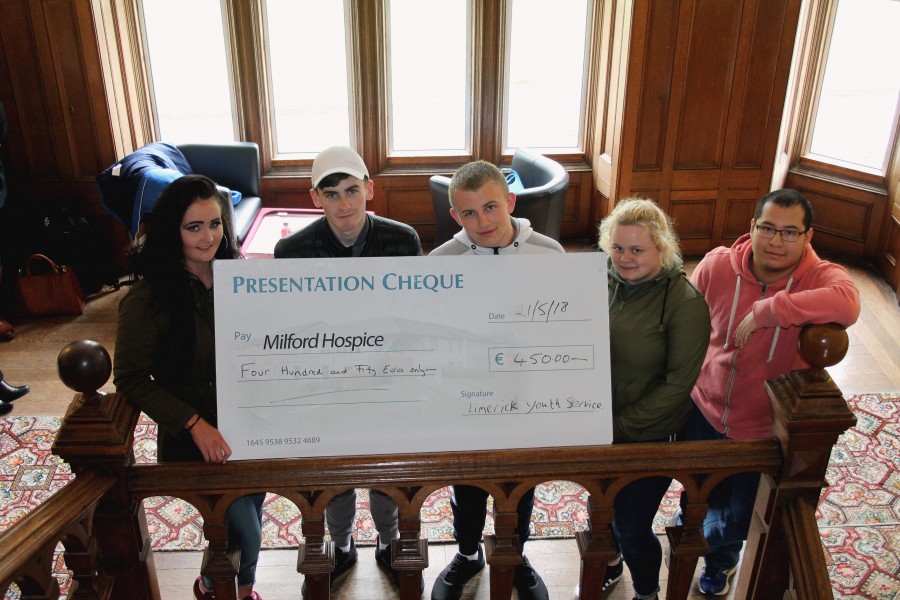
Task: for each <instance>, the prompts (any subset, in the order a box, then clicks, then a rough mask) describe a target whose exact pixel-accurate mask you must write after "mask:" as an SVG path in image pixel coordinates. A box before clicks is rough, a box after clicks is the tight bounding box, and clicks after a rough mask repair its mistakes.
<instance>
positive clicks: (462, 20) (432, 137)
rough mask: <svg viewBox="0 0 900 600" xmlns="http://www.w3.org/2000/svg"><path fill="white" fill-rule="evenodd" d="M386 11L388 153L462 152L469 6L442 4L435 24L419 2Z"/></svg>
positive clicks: (395, 0)
mask: <svg viewBox="0 0 900 600" xmlns="http://www.w3.org/2000/svg"><path fill="white" fill-rule="evenodd" d="M388 7H389V12H390V25H389V28H388V36H387V42H388V53H389V71H388V73H389V74H388V90H389V94H390V113H389V114H390V136H391V144H390V153H391V154H394V155H396V154H402V153H406V154H412V153H422V152H433V153H439V154H443V153H456V154H461V153H465V152H468V151H469V143H468V141H469V136H468V129H469V126H470V119H469V118H468V114H467V110H466V109H467V108H468V105H469V104H468V102H467V100H468V97H469V92H470V89H471V88H470V80H471V71H470V69H468V68H467V67H468V65H469V62H470V61H469V48H470V47H471V41H470V40H471V28H470V27H469V24H470V18H469V15H470V13H469V8H470V3H469V2H468V1H467V0H444V1H443V2H441V4H440V18H439V19H436V18H435V16H436V15H435V7H436V5H435V4H432V3H429V2H422V1H421V0H390V2H389V4H388ZM423 23H433V24H434V25H435V26H434V27H423V26H422V24H423Z"/></svg>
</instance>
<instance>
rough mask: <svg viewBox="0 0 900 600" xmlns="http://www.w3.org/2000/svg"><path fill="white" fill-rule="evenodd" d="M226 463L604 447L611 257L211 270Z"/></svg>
mask: <svg viewBox="0 0 900 600" xmlns="http://www.w3.org/2000/svg"><path fill="white" fill-rule="evenodd" d="M214 293H215V298H216V340H217V342H216V368H217V390H218V403H219V427H220V429H221V430H222V432H223V434H224V435H225V439H226V440H228V443H229V445H230V446H231V448H232V450H233V451H234V454H233V456H232V459H250V458H282V457H285V458H286V457H302V456H333V455H353V454H376V453H377V454H381V453H408V452H437V451H452V450H478V449H495V448H527V447H544V446H570V445H590V444H607V443H610V442H611V440H612V405H611V400H610V376H609V325H608V317H607V309H606V306H607V299H606V257H605V255H604V254H602V253H583V254H565V255H563V254H560V255H538V256H519V255H513V256H495V257H470V256H461V257H426V258H423V257H402V258H359V259H353V260H346V259H321V260H319V259H302V260H245V261H219V262H217V263H215V290H214Z"/></svg>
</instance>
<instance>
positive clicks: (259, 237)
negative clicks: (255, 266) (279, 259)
mask: <svg viewBox="0 0 900 600" xmlns="http://www.w3.org/2000/svg"><path fill="white" fill-rule="evenodd" d="M322 214H323V213H322V211H321V210H320V209H318V208H263V209H261V210H260V211H259V214H257V215H256V219H255V220H254V221H253V225H252V226H251V227H250V231H248V232H247V237H246V238H244V245H243V246H241V250H242V251H243V253H244V256H246V257H247V258H272V256H273V252H274V251H275V244H276V243H278V240H280V239H281V238H283V237H285V236H287V235H290V234H291V233H293V232H295V231H297V230H299V229H303V228H304V227H306V226H307V225H309V224H310V223H312V222H313V221H315V220H316V219H318V218H319V217H321V216H322Z"/></svg>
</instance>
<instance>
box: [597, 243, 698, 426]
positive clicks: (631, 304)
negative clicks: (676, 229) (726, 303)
mask: <svg viewBox="0 0 900 600" xmlns="http://www.w3.org/2000/svg"><path fill="white" fill-rule="evenodd" d="M709 332H710V321H709V307H708V306H707V304H706V300H704V299H703V296H702V295H701V294H700V292H699V291H697V288H695V287H694V286H693V285H691V282H690V281H688V279H687V277H686V276H685V274H684V268H683V267H682V264H681V261H678V263H677V264H675V265H674V266H673V267H672V268H671V269H669V270H668V271H664V272H663V273H661V274H660V275H659V276H657V277H656V278H655V279H652V280H650V281H645V282H643V283H638V284H635V285H631V284H628V283H626V282H625V281H623V280H622V279H621V278H620V277H619V275H618V273H616V271H615V268H614V267H613V265H612V261H610V262H609V342H610V362H611V367H612V396H613V441H614V442H646V441H653V440H660V439H663V438H666V437H669V436H671V435H673V434H675V433H677V432H678V431H679V430H680V429H681V428H682V427H683V426H684V425H685V423H687V419H688V417H689V416H690V413H691V389H692V388H693V387H694V382H695V381H696V380H697V375H698V374H699V373H700V367H701V366H702V365H703V358H704V357H705V356H706V348H707V346H708V345H709Z"/></svg>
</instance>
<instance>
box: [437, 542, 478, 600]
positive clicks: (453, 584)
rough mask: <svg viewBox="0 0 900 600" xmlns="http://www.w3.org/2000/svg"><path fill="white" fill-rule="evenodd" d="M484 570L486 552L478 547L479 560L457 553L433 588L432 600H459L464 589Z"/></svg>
mask: <svg viewBox="0 0 900 600" xmlns="http://www.w3.org/2000/svg"><path fill="white" fill-rule="evenodd" d="M483 568H484V551H483V550H482V549H481V547H480V546H479V547H478V558H477V559H475V560H469V559H468V558H466V557H465V556H463V555H462V554H459V553H458V552H457V554H456V556H454V557H453V560H452V561H451V562H450V564H449V565H447V566H446V567H445V568H444V570H443V571H441V574H440V575H438V578H437V579H436V580H435V581H434V587H433V588H431V600H459V598H460V597H462V592H463V587H465V585H466V583H467V582H468V581H469V580H470V579H472V577H474V576H475V575H477V574H478V573H479V572H480V571H481V570H482V569H483Z"/></svg>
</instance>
